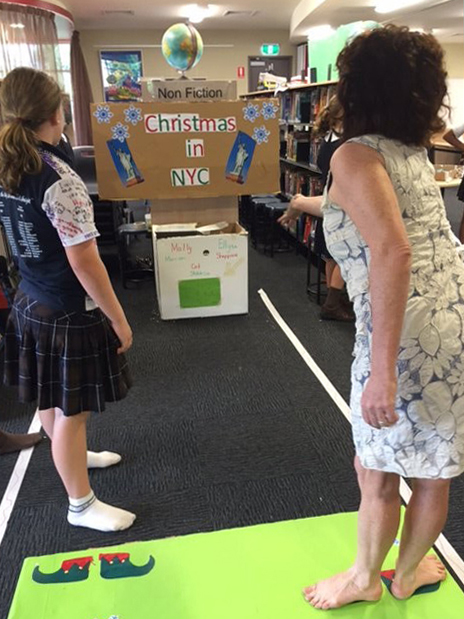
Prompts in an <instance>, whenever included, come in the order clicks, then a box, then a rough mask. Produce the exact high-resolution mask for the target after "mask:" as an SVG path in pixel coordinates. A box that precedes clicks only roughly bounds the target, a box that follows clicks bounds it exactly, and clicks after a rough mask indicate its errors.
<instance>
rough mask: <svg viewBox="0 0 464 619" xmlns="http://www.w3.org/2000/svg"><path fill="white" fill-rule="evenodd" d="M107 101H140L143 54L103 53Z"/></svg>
mask: <svg viewBox="0 0 464 619" xmlns="http://www.w3.org/2000/svg"><path fill="white" fill-rule="evenodd" d="M100 64H101V72H102V79H103V91H104V93H105V101H108V102H112V103H118V102H124V101H139V100H140V99H141V97H142V77H143V66H142V52H141V51H101V52H100Z"/></svg>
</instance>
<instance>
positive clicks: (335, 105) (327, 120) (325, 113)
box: [312, 95, 343, 138]
mask: <svg viewBox="0 0 464 619" xmlns="http://www.w3.org/2000/svg"><path fill="white" fill-rule="evenodd" d="M342 117H343V108H342V106H341V105H340V102H339V100H338V98H337V95H334V96H333V97H331V98H330V101H329V103H328V104H327V105H326V106H325V107H324V108H323V109H322V110H321V112H319V115H318V117H317V118H316V121H315V123H314V127H313V131H312V135H313V137H315V138H319V137H323V136H324V135H326V133H328V132H329V131H332V130H334V129H335V128H338V127H337V125H339V124H340V123H341V120H342Z"/></svg>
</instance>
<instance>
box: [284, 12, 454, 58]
mask: <svg viewBox="0 0 464 619" xmlns="http://www.w3.org/2000/svg"><path fill="white" fill-rule="evenodd" d="M377 3H378V2H377V0H302V1H301V2H300V5H299V7H298V8H297V10H296V11H295V13H294V16H293V19H292V25H291V35H292V39H293V40H295V41H297V40H299V39H302V38H303V37H304V35H305V31H306V30H307V29H308V28H310V27H311V26H315V25H318V24H330V25H331V26H333V27H337V26H341V25H343V24H348V23H350V22H355V21H358V20H373V21H378V22H381V23H388V22H394V23H395V24H401V25H406V26H410V27H413V28H423V29H424V30H432V29H433V33H434V35H435V36H436V37H437V38H438V39H439V40H440V41H442V42H443V43H445V42H446V43H452V42H454V43H462V42H464V2H463V0H426V1H424V2H421V3H420V4H418V5H417V6H412V7H410V8H409V9H403V10H400V11H395V12H392V13H388V14H379V13H377V12H376V11H375V5H376V4H377ZM304 5H306V6H313V7H314V9H313V10H312V11H311V12H308V11H307V10H301V9H302V8H303V7H304ZM300 10H301V13H300ZM463 62H464V59H463Z"/></svg>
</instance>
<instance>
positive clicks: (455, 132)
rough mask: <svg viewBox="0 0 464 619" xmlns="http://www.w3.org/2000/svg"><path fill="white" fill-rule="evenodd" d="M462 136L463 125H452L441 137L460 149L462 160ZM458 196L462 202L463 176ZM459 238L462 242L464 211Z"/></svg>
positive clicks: (463, 146) (463, 143)
mask: <svg viewBox="0 0 464 619" xmlns="http://www.w3.org/2000/svg"><path fill="white" fill-rule="evenodd" d="M463 136H464V125H459V126H456V127H453V128H452V129H449V130H448V131H447V132H446V133H445V135H444V136H443V139H444V140H446V141H447V142H448V144H451V146H454V147H455V148H457V149H458V150H459V151H461V153H462V156H461V161H464V142H463V141H462V140H461V139H460V138H462V137H463ZM458 198H459V200H461V202H464V178H463V179H462V181H461V184H460V185H459V188H458ZM459 240H460V241H461V243H464V213H463V215H462V219H461V224H460V226H459Z"/></svg>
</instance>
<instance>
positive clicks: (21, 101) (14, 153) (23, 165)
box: [0, 67, 62, 194]
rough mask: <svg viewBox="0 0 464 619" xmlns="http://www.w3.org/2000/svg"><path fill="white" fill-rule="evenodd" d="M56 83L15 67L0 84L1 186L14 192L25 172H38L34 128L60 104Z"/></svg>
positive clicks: (39, 160)
mask: <svg viewBox="0 0 464 619" xmlns="http://www.w3.org/2000/svg"><path fill="white" fill-rule="evenodd" d="M61 101H62V93H61V90H60V88H59V86H58V84H57V83H56V82H55V81H54V80H53V79H52V78H51V77H49V76H48V75H46V74H45V73H42V72H41V71H35V70H34V69H29V68H25V67H23V68H19V69H14V70H13V71H11V73H9V74H8V75H7V76H6V78H5V79H4V80H3V82H2V83H1V86H0V107H1V110H2V117H3V120H4V121H5V125H4V126H3V127H2V129H1V130H0V187H2V188H3V189H4V190H5V191H6V192H7V193H10V194H16V193H17V192H18V189H19V186H20V184H21V180H22V178H23V176H24V175H26V174H39V172H40V171H41V169H42V159H41V157H40V154H39V152H38V146H39V140H38V138H37V136H36V133H35V132H36V130H37V129H38V128H39V127H40V126H41V125H42V124H43V123H44V122H45V121H47V120H49V119H50V118H51V117H52V116H53V114H55V113H56V111H57V110H58V108H59V107H60V105H61Z"/></svg>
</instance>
